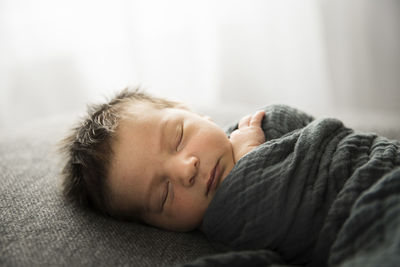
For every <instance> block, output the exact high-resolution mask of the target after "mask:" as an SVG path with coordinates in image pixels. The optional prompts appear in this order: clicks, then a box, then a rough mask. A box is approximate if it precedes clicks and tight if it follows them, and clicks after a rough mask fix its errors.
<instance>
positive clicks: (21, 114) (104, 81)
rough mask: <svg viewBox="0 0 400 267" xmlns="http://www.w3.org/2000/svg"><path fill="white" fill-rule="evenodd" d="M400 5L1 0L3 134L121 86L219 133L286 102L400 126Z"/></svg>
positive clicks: (354, 122)
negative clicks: (182, 106)
mask: <svg viewBox="0 0 400 267" xmlns="http://www.w3.org/2000/svg"><path fill="white" fill-rule="evenodd" d="M399 50H400V1H398V0H379V1H376V0H335V1H329V0H319V1H318V0H303V1H298V0H246V1H238V0H201V1H200V0H199V1H189V0H169V1H162V0H160V1H157V0H38V1H29V0H0V131H4V130H7V129H8V128H10V127H16V126H18V125H21V124H25V123H29V122H32V121H35V120H38V119H43V118H47V117H57V116H59V115H62V114H81V113H82V112H84V111H85V109H86V103H88V102H99V101H102V100H104V99H105V98H106V97H111V96H112V95H113V94H114V93H115V92H116V91H118V90H120V89H123V88H124V87H126V86H128V85H137V84H140V85H142V86H143V87H144V88H147V91H148V92H150V93H152V94H155V95H158V96H164V97H168V98H170V99H174V100H178V101H182V102H185V103H187V104H188V105H189V106H191V107H192V108H193V109H194V110H196V111H200V112H203V113H208V115H210V116H212V117H213V116H214V117H215V118H216V122H217V123H219V124H221V125H222V126H226V125H227V124H228V123H229V122H232V120H236V118H238V116H242V115H244V114H245V113H248V112H253V111H254V110H256V109H257V108H260V107H262V106H264V105H266V104H272V103H284V104H289V105H292V106H295V107H298V108H300V109H302V110H305V111H306V112H309V113H311V114H313V115H316V116H335V117H339V118H341V119H342V120H344V121H345V122H347V123H348V124H350V126H357V127H359V128H368V127H370V126H371V125H373V127H377V128H379V127H381V128H382V127H389V128H396V129H400V117H399V115H400V51H399Z"/></svg>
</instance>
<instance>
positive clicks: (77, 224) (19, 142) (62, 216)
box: [0, 117, 215, 266]
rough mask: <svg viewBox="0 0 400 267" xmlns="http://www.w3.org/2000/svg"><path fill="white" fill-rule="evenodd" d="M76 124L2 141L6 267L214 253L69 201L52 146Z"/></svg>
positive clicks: (59, 122)
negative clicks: (66, 199) (64, 193)
mask: <svg viewBox="0 0 400 267" xmlns="http://www.w3.org/2000/svg"><path fill="white" fill-rule="evenodd" d="M71 122H72V118H68V117H67V118H65V117H59V118H53V119H48V120H44V121H41V122H34V123H31V124H30V125H26V126H24V127H20V128H19V129H14V130H8V131H7V132H3V133H1V134H0V171H1V172H0V265H1V266H49V265H51V266H60V265H61V266H94V265H97V266H116V265H118V266H121V265H123V266H168V265H174V264H177V263H183V262H188V261H191V260H193V259H195V258H197V257H199V256H202V255H207V254H212V253H214V252H215V251H214V250H213V249H212V248H211V246H210V244H209V243H208V242H207V240H206V239H205V237H204V235H203V234H201V233H200V232H196V231H195V232H191V233H176V232H168V231H162V230H158V229H156V228H152V227H149V226H145V225H141V224H135V223H128V222H121V221H117V220H113V219H111V218H106V217H103V216H100V215H98V214H97V213H94V212H88V211H85V210H82V209H81V208H79V207H77V206H74V205H73V204H71V203H68V202H66V201H65V199H64V198H63V197H62V195H61V187H60V178H59V171H60V168H61V163H60V158H59V156H58V155H57V153H56V146H55V144H56V143H57V142H58V140H59V139H60V138H61V137H62V136H63V134H64V133H65V130H66V129H67V127H69V126H70V125H71Z"/></svg>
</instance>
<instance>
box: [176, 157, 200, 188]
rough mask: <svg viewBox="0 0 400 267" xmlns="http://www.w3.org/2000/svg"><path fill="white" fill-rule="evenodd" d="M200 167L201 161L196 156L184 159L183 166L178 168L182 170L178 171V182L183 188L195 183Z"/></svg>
mask: <svg viewBox="0 0 400 267" xmlns="http://www.w3.org/2000/svg"><path fill="white" fill-rule="evenodd" d="M199 166H200V160H199V159H198V158H197V157H196V156H190V157H188V158H186V159H183V161H182V162H181V164H179V165H178V166H177V168H179V169H180V170H177V174H178V175H177V179H178V180H179V181H178V182H179V183H181V184H182V185H183V186H192V185H193V184H194V182H195V179H196V176H197V173H198V169H199Z"/></svg>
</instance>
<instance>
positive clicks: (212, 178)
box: [206, 160, 219, 196]
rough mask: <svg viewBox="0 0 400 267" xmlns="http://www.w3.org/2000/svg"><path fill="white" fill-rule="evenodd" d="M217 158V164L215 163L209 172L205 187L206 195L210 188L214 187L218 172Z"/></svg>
mask: <svg viewBox="0 0 400 267" xmlns="http://www.w3.org/2000/svg"><path fill="white" fill-rule="evenodd" d="M218 167H219V160H218V161H217V164H215V166H214V168H213V169H212V170H211V173H210V178H208V181H207V187H206V196H207V195H208V193H209V192H210V191H211V189H214V188H215V186H216V184H217V180H218V179H217V178H218V174H219V168H218Z"/></svg>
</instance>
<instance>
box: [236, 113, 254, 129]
mask: <svg viewBox="0 0 400 267" xmlns="http://www.w3.org/2000/svg"><path fill="white" fill-rule="evenodd" d="M250 119H251V115H247V116H244V117H243V118H241V119H240V121H239V127H238V128H242V127H248V126H249V123H250Z"/></svg>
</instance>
